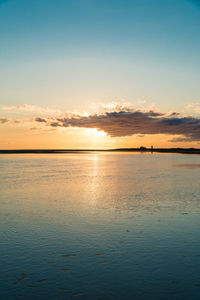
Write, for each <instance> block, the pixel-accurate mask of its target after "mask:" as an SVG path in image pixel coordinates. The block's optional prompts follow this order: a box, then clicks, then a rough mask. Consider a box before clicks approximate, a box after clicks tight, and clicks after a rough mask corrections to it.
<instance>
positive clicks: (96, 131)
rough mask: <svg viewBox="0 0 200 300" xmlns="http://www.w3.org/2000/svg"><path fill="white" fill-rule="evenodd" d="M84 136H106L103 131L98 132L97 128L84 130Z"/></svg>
mask: <svg viewBox="0 0 200 300" xmlns="http://www.w3.org/2000/svg"><path fill="white" fill-rule="evenodd" d="M86 135H93V136H106V135H107V134H106V132H105V131H103V130H98V129H97V128H90V129H87V130H86Z"/></svg>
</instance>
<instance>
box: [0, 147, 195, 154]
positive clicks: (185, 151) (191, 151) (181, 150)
mask: <svg viewBox="0 0 200 300" xmlns="http://www.w3.org/2000/svg"><path fill="white" fill-rule="evenodd" d="M85 152H140V153H141V152H142V153H146V152H147V153H148V152H150V153H154V152H155V153H180V154H200V149H196V148H153V149H151V148H145V147H140V148H118V149H12V150H0V154H26V153H27V154H28V153H29V154H34V153H36V154H37V153H38V154H42V153H46V154H48V153H51V154H54V153H55V154H56V153H59V154H61V153H63V154H64V153H66V154H67V153H85Z"/></svg>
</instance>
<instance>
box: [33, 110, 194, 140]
mask: <svg viewBox="0 0 200 300" xmlns="http://www.w3.org/2000/svg"><path fill="white" fill-rule="evenodd" d="M36 121H37V120H36ZM45 121H46V122H45V123H46V124H47V125H49V126H51V127H79V128H97V129H98V130H103V131H104V132H106V133H107V134H108V135H109V136H111V137H123V136H131V135H135V134H137V135H145V134H166V135H178V136H180V138H175V139H172V140H171V141H172V142H178V141H179V142H180V141H200V119H198V118H193V117H178V113H176V112H173V113H170V115H166V114H164V113H161V112H156V111H153V110H150V111H129V110H121V111H116V112H106V113H104V114H99V115H98V114H94V115H89V116H80V115H71V116H70V117H68V116H66V117H64V118H55V119H54V120H52V119H45ZM37 122H38V121H37Z"/></svg>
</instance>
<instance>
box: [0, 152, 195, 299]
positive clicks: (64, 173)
mask: <svg viewBox="0 0 200 300" xmlns="http://www.w3.org/2000/svg"><path fill="white" fill-rule="evenodd" d="M199 165H200V157H199V156H197V155H196V156H195V155H176V154H166V155H165V154H153V155H152V154H130V153H129V154H127V153H105V152H102V153H97V152H96V153H85V154H54V155H52V154H41V155H40V154H35V155H30V154H27V155H19V154H18V155H1V156H0V191H1V196H0V203H1V211H0V222H1V223H0V224H1V229H2V230H1V235H0V238H1V239H0V241H1V242H0V243H1V253H2V254H1V257H0V267H1V273H2V275H3V276H2V277H1V279H0V286H1V298H2V299H18V298H19V299H20V297H21V298H23V297H24V298H25V299H36V298H37V299H71V298H72V299H73V298H74V297H75V296H76V297H79V298H81V299H198V298H200V288H198V287H199V285H200V281H199V274H200V265H199V263H200V261H199V257H200V256H199V255H200V240H199V226H200V219H199V213H200V191H199V169H198V167H197V166H199Z"/></svg>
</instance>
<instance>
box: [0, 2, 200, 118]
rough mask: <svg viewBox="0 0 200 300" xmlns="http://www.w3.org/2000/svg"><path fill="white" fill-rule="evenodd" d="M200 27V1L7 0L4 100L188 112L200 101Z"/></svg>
mask: <svg viewBox="0 0 200 300" xmlns="http://www.w3.org/2000/svg"><path fill="white" fill-rule="evenodd" d="M199 32H200V1H198V0H194V1H192V0H191V1H190V0H56V1H55V0H28V1H27V0H7V1H6V0H4V1H1V0H0V66H1V67H0V82H1V94H0V104H1V105H24V104H28V105H36V106H37V105H38V106H48V107H52V108H59V109H61V110H63V111H72V110H87V107H88V106H89V104H90V103H91V102H103V103H110V102H113V101H114V102H120V101H122V100H123V101H126V102H128V103H130V104H131V105H133V106H134V105H137V103H139V102H140V101H141V103H144V108H145V106H146V108H148V107H154V108H155V109H156V110H159V111H163V112H168V111H174V110H175V111H185V109H186V107H188V104H190V103H196V104H195V105H197V106H198V105H199V103H200V99H199V95H200V85H199V79H200V60H199V53H200V34H199ZM136 108H137V107H136ZM9 113H10V112H9ZM190 113H192V112H190ZM196 113H197V110H196V112H195V114H196Z"/></svg>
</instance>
